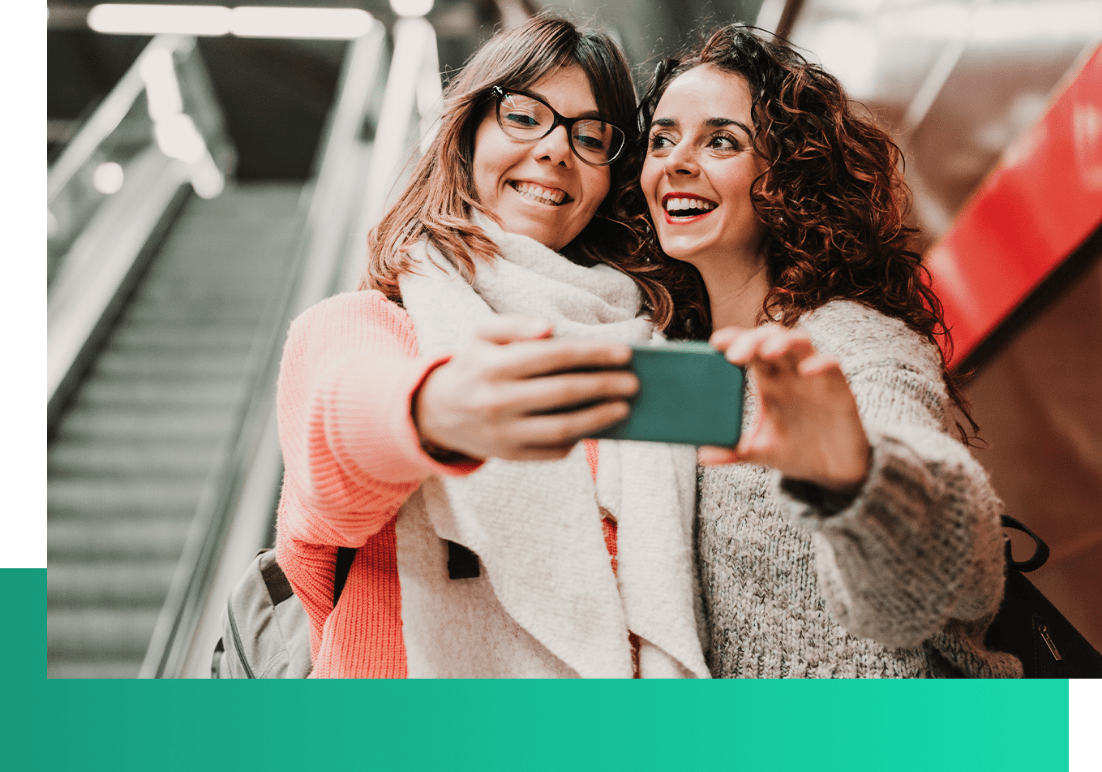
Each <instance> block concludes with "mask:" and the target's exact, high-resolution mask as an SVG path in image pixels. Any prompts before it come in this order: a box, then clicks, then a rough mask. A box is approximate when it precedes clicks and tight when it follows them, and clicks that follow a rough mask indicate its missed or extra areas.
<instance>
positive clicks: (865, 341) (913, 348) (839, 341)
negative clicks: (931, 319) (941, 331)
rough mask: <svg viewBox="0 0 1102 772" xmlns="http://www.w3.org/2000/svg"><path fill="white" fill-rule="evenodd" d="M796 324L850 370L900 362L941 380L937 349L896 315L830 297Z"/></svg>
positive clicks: (910, 368)
mask: <svg viewBox="0 0 1102 772" xmlns="http://www.w3.org/2000/svg"><path fill="white" fill-rule="evenodd" d="M798 325H799V327H800V328H801V329H802V330H804V331H805V332H806V333H807V334H808V335H809V336H810V337H811V341H812V343H813V344H814V345H815V348H816V349H817V350H819V351H821V352H822V353H824V354H827V355H828V356H832V357H834V358H835V359H837V360H838V361H839V363H840V364H841V366H842V370H843V371H845V372H846V373H847V374H850V373H852V372H854V371H857V370H863V369H865V368H866V367H875V366H903V367H905V368H906V369H908V370H913V371H915V372H917V373H919V374H922V375H924V376H926V377H928V378H930V379H932V380H935V381H940V380H941V368H942V365H941V353H940V352H939V351H938V349H937V347H936V346H935V345H934V344H933V343H931V342H930V341H928V340H926V339H925V338H923V337H922V336H921V335H919V334H918V333H917V332H915V331H914V330H912V329H911V328H910V327H908V326H907V325H906V324H905V323H904V322H902V321H900V320H899V319H894V318H892V317H890V316H886V315H885V314H882V313H880V312H879V311H877V310H876V309H873V308H870V307H869V306H866V305H864V304H862V303H857V302H855V301H852V300H833V301H831V302H829V303H827V304H826V305H824V306H821V307H820V308H817V309H816V310H814V311H812V312H811V313H808V314H805V315H804V316H802V317H801V318H800V320H799V322H798Z"/></svg>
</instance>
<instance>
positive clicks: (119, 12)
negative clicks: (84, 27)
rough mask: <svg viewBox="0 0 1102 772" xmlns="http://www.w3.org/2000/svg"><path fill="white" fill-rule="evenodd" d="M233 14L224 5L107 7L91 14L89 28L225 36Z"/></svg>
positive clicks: (125, 32)
mask: <svg viewBox="0 0 1102 772" xmlns="http://www.w3.org/2000/svg"><path fill="white" fill-rule="evenodd" d="M231 13H232V12H231V11H230V9H229V8H226V7H225V6H221V5H138V4H134V5H123V4H121V3H120V4H106V5H97V6H95V7H93V8H92V10H91V11H89V12H88V26H89V27H91V28H92V29H94V30H95V31H96V32H108V33H115V34H128V35H156V34H158V33H161V32H172V33H178V34H181V35H225V34H227V33H228V32H229V31H230V16H231Z"/></svg>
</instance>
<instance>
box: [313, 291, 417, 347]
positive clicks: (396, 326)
mask: <svg viewBox="0 0 1102 772" xmlns="http://www.w3.org/2000/svg"><path fill="white" fill-rule="evenodd" d="M349 326H352V327H362V326H370V327H383V328H385V329H387V330H389V331H390V332H391V333H393V334H395V335H397V336H403V337H404V336H408V335H412V334H413V320H411V319H410V318H409V314H407V313H406V311H405V309H404V308H402V307H401V306H399V305H398V304H397V303H395V302H393V301H391V300H388V299H387V298H386V296H385V295H383V293H381V292H379V291H378V290H361V291H357V292H344V293H341V294H339V295H333V296H332V297H328V298H326V299H325V300H322V301H321V302H319V303H316V304H314V305H313V306H311V307H310V308H308V309H306V310H305V311H303V312H302V314H300V315H299V316H298V318H296V319H295V320H294V321H293V322H292V323H291V329H292V334H294V332H295V331H296V330H303V329H316V328H319V327H320V328H327V329H332V330H333V331H334V332H335V331H339V330H341V329H344V328H348V327H349Z"/></svg>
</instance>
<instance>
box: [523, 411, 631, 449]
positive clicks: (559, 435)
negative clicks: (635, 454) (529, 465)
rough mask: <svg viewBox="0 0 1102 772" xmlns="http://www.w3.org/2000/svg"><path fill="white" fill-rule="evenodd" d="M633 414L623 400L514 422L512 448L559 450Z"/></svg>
mask: <svg viewBox="0 0 1102 772" xmlns="http://www.w3.org/2000/svg"><path fill="white" fill-rule="evenodd" d="M630 413H631V407H630V406H629V405H628V403H627V402H626V401H624V400H614V401H609V402H601V403H599V404H596V405H587V406H585V407H582V408H579V409H577V410H570V411H566V412H562V413H552V414H544V415H534V416H530V417H528V418H524V419H520V420H518V421H515V422H513V424H512V425H511V427H510V429H509V435H510V436H509V440H510V444H512V445H514V446H517V447H525V448H530V449H534V448H556V447H561V446H563V445H565V444H568V443H569V444H573V443H574V442H577V441H578V440H579V439H581V438H582V437H587V436H589V435H592V434H596V433H597V432H599V431H601V430H602V429H607V428H608V427H609V426H612V425H613V424H614V423H617V422H618V421H623V420H624V419H625V418H627V417H628V415H629V414H630Z"/></svg>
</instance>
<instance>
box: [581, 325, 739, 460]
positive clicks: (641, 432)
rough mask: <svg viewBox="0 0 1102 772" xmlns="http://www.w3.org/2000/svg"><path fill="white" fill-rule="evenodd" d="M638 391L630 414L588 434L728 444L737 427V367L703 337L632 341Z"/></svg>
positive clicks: (733, 440) (734, 436)
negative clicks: (657, 342) (663, 341)
mask: <svg viewBox="0 0 1102 772" xmlns="http://www.w3.org/2000/svg"><path fill="white" fill-rule="evenodd" d="M632 351H633V355H632V360H631V369H632V370H633V371H634V372H635V374H636V375H637V376H638V377H639V393H638V394H637V395H636V397H635V399H634V400H633V401H632V405H631V415H630V416H628V418H627V419H626V420H624V421H621V422H620V423H618V424H613V425H612V426H611V427H609V428H608V429H605V430H604V431H602V432H599V433H597V434H595V435H593V436H594V437H598V438H601V439H609V440H641V441H647V442H676V443H683V444H686V445H722V446H734V445H735V443H737V442H738V438H739V434H740V432H741V430H742V391H743V382H744V373H743V371H742V368H740V367H736V366H735V365H733V364H731V363H730V362H728V361H727V360H726V359H725V358H724V356H723V355H722V354H720V353H719V352H718V351H716V350H715V349H713V348H712V347H711V346H709V345H708V344H707V343H697V342H686V343H668V344H662V345H655V346H632Z"/></svg>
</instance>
